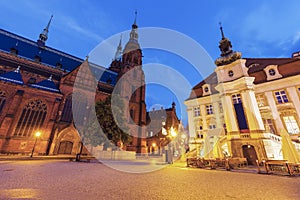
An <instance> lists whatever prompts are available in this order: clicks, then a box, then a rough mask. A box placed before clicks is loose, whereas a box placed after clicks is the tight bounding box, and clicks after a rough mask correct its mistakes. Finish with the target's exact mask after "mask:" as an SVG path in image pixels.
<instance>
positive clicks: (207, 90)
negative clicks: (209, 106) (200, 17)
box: [202, 84, 211, 96]
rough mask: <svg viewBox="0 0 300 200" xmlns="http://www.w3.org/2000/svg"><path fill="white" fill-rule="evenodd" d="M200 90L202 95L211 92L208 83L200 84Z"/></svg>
mask: <svg viewBox="0 0 300 200" xmlns="http://www.w3.org/2000/svg"><path fill="white" fill-rule="evenodd" d="M202 90H203V96H206V95H210V94H211V90H210V85H209V84H204V85H203V86H202Z"/></svg>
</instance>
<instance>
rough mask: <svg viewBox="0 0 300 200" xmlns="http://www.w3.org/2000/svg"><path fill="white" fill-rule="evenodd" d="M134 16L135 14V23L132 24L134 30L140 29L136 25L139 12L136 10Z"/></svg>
mask: <svg viewBox="0 0 300 200" xmlns="http://www.w3.org/2000/svg"><path fill="white" fill-rule="evenodd" d="M134 14H135V17H134V22H133V24H132V29H137V28H138V26H137V24H136V18H137V10H135V12H134Z"/></svg>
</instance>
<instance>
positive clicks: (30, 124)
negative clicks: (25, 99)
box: [14, 99, 47, 137]
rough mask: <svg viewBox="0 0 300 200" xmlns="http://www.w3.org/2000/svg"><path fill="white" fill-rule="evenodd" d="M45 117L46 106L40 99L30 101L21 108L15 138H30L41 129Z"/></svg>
mask: <svg viewBox="0 0 300 200" xmlns="http://www.w3.org/2000/svg"><path fill="white" fill-rule="evenodd" d="M46 115H47V105H46V103H45V102H43V101H42V100H40V99H36V100H31V101H30V102H29V103H28V104H27V105H25V107H24V108H23V111H22V114H21V116H20V119H19V121H18V123H17V127H16V129H15V132H14V135H15V136H22V137H30V136H31V135H33V133H34V132H35V131H37V130H39V129H41V128H42V127H43V124H44V122H45V119H46Z"/></svg>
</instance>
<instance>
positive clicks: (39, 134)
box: [30, 131, 41, 158]
mask: <svg viewBox="0 0 300 200" xmlns="http://www.w3.org/2000/svg"><path fill="white" fill-rule="evenodd" d="M40 136H41V132H40V131H37V132H36V133H35V142H34V145H33V148H32V151H31V155H30V157H31V158H32V156H33V152H34V148H35V145H36V141H37V139H38V137H40Z"/></svg>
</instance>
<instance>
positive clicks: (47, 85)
mask: <svg viewBox="0 0 300 200" xmlns="http://www.w3.org/2000/svg"><path fill="white" fill-rule="evenodd" d="M29 86H31V87H33V88H38V89H41V90H45V91H49V92H57V93H58V92H60V91H59V89H58V87H57V85H56V84H55V83H54V82H53V80H52V77H50V78H49V79H46V80H43V81H40V82H38V83H35V84H30V85H29Z"/></svg>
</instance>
